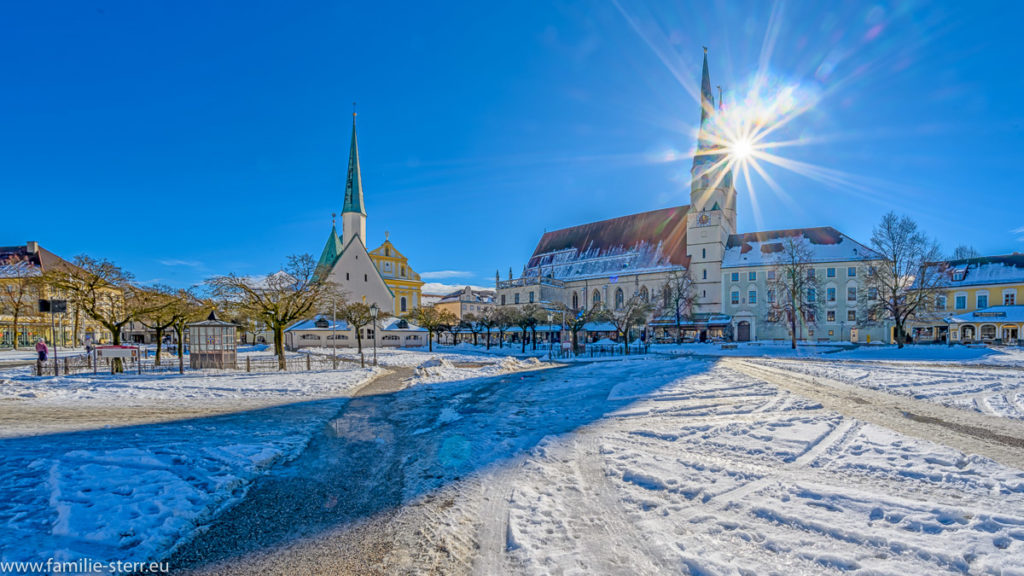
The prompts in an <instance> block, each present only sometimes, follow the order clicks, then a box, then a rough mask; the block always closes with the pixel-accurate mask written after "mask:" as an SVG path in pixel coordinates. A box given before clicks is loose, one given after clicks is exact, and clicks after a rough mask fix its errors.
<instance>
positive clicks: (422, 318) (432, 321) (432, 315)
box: [412, 306, 459, 352]
mask: <svg viewBox="0 0 1024 576" xmlns="http://www.w3.org/2000/svg"><path fill="white" fill-rule="evenodd" d="M412 316H413V319H414V321H415V322H416V324H418V325H419V326H420V327H421V328H426V329H427V343H428V349H429V350H430V351H431V352H433V351H434V336H435V335H440V334H441V332H444V331H445V330H447V329H448V327H449V326H451V325H453V324H456V323H458V321H459V319H458V318H456V317H455V314H454V313H453V312H451V311H450V310H443V309H438V308H434V307H433V306H421V307H419V308H417V309H415V310H413V313H412Z"/></svg>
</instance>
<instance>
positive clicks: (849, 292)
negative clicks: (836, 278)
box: [846, 286, 857, 302]
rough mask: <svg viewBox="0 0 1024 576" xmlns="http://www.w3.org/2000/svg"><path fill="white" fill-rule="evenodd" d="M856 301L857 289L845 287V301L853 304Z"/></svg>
mask: <svg viewBox="0 0 1024 576" xmlns="http://www.w3.org/2000/svg"><path fill="white" fill-rule="evenodd" d="M856 300H857V287H856V286H847V287H846V301H847V302H855V301H856Z"/></svg>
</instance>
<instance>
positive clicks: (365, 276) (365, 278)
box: [363, 274, 370, 282]
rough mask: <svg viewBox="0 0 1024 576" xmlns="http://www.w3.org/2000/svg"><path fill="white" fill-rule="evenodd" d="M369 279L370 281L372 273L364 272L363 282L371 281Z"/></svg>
mask: <svg viewBox="0 0 1024 576" xmlns="http://www.w3.org/2000/svg"><path fill="white" fill-rule="evenodd" d="M369 281H370V275H369V274H363V282H369Z"/></svg>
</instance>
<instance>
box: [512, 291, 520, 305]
mask: <svg viewBox="0 0 1024 576" xmlns="http://www.w3.org/2000/svg"><path fill="white" fill-rule="evenodd" d="M513 299H514V300H515V302H516V304H519V292H516V293H515V296H513Z"/></svg>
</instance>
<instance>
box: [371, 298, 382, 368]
mask: <svg viewBox="0 0 1024 576" xmlns="http://www.w3.org/2000/svg"><path fill="white" fill-rule="evenodd" d="M379 313H380V308H379V307H378V306H377V303H376V302H374V303H373V304H372V305H371V306H370V319H371V320H373V365H374V366H376V365H377V314H379Z"/></svg>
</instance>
